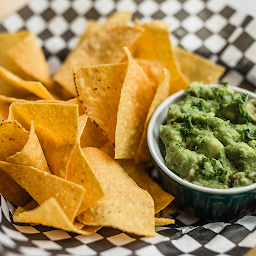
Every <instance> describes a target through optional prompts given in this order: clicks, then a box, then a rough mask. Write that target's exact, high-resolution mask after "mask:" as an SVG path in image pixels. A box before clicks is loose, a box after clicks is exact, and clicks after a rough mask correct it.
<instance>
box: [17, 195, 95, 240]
mask: <svg viewBox="0 0 256 256" xmlns="http://www.w3.org/2000/svg"><path fill="white" fill-rule="evenodd" d="M13 220H14V222H19V223H35V224H41V225H45V226H50V227H55V228H60V229H63V230H66V231H68V232H74V233H78V234H82V235H89V234H92V233H95V232H96V231H98V230H99V229H100V227H89V228H87V230H86V228H84V225H83V227H82V228H81V229H78V228H77V227H76V226H75V225H73V224H72V222H71V221H70V220H69V219H68V218H67V215H66V214H65V212H64V211H63V209H62V208H61V207H60V205H59V203H58V202H57V201H56V199H55V198H54V197H51V198H49V199H48V200H46V201H45V202H44V203H43V204H42V205H40V206H38V207H37V208H35V209H33V210H29V211H26V210H25V209H24V208H22V207H18V209H17V210H16V211H15V213H14V215H13Z"/></svg>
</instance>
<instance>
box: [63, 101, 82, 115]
mask: <svg viewBox="0 0 256 256" xmlns="http://www.w3.org/2000/svg"><path fill="white" fill-rule="evenodd" d="M66 104H71V105H74V104H77V105H78V110H79V116H81V115H84V114H85V110H84V106H83V104H82V103H81V102H80V101H79V100H78V98H73V99H70V100H67V101H66Z"/></svg>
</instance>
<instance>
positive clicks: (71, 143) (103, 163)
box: [0, 12, 224, 236]
mask: <svg viewBox="0 0 256 256" xmlns="http://www.w3.org/2000/svg"><path fill="white" fill-rule="evenodd" d="M130 19H131V13H128V12H124V13H114V14H113V15H112V16H111V17H110V18H109V19H107V20H106V22H105V23H104V24H99V23H97V22H95V21H89V22H88V26H87V28H86V30H85V31H84V33H83V35H82V36H81V39H80V41H79V43H78V44H77V46H76V48H75V49H74V50H73V51H72V52H71V53H70V54H69V55H68V56H67V58H66V60H65V62H64V63H63V65H62V66H61V68H60V69H59V71H58V72H57V73H56V74H55V76H54V77H53V78H52V77H51V76H50V72H49V70H48V66H47V63H46V60H45V57H44V54H43V52H42V50H41V48H40V47H39V46H38V45H37V44H36V37H35V36H34V35H33V34H32V33H31V32H29V31H21V32H18V33H1V34H0V56H1V57H0V120H1V122H0V144H1V146H0V193H1V194H3V195H4V196H5V198H6V199H8V200H9V201H10V202H11V203H13V204H14V205H16V206H18V208H17V210H16V212H15V213H14V215H13V219H14V221H15V222H28V223H37V224H42V225H48V226H52V227H56V228H61V229H63V230H66V231H71V232H76V233H80V234H91V233H93V232H96V231H97V230H99V229H100V228H102V227H113V228H118V229H120V230H123V231H125V232H129V233H134V234H137V235H141V236H155V234H156V233H155V225H168V224H172V223H174V222H173V220H172V219H168V218H155V215H156V214H157V213H159V212H160V211H161V210H163V209H164V208H166V207H167V206H168V205H169V204H170V203H171V202H172V200H173V199H174V198H173V197H172V196H171V195H169V194H168V193H166V192H165V191H163V190H162V189H161V187H160V186H159V185H158V184H156V183H155V182H154V181H153V180H152V179H151V178H150V177H149V175H148V172H147V169H148V166H150V165H151V164H150V156H149V152H148V148H147V141H146V133H147V126H148V122H149V120H150V117H151V115H152V114H153V112H154V111H155V109H156V108H157V106H158V105H159V104H160V103H161V102H162V101H163V100H164V99H166V98H167V97H168V96H169V95H170V94H172V93H174V92H176V91H178V90H181V89H184V88H186V87H187V85H188V83H189V82H190V81H193V80H194V79H197V80H200V81H203V82H204V83H213V82H215V81H216V80H218V78H219V77H220V76H221V75H222V73H223V72H224V69H223V68H222V67H220V66H219V65H216V64H213V63H211V62H209V61H208V60H206V59H204V58H202V57H200V56H196V55H195V54H192V53H189V52H187V51H184V50H182V49H180V48H177V47H176V48H173V47H172V45H171V42H170V37H169V28H168V25H167V24H164V23H163V22H161V21H159V20H154V21H151V22H148V23H145V24H140V23H139V21H135V24H134V26H128V25H127V24H128V23H130Z"/></svg>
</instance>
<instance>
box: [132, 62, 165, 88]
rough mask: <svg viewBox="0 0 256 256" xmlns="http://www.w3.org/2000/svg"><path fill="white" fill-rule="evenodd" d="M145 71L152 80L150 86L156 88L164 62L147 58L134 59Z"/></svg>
mask: <svg viewBox="0 0 256 256" xmlns="http://www.w3.org/2000/svg"><path fill="white" fill-rule="evenodd" d="M134 60H135V61H136V62H137V63H138V64H139V65H140V66H141V67H142V68H143V70H144V71H145V73H146V74H147V76H148V78H149V80H150V81H151V82H152V87H153V88H154V89H155V90H156V89H157V87H158V85H159V83H160V80H161V77H162V74H163V69H164V66H165V63H164V62H162V61H157V60H148V59H134Z"/></svg>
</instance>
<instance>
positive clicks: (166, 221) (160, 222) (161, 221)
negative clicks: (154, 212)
mask: <svg viewBox="0 0 256 256" xmlns="http://www.w3.org/2000/svg"><path fill="white" fill-rule="evenodd" d="M170 224H175V220H174V219H169V218H155V226H166V225H170Z"/></svg>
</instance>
